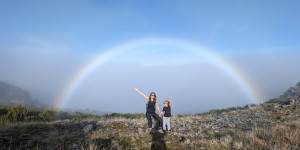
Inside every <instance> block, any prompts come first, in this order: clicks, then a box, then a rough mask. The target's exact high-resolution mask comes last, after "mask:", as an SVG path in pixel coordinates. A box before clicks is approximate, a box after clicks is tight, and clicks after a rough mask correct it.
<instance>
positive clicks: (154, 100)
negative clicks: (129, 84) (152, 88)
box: [149, 92, 156, 103]
mask: <svg viewBox="0 0 300 150" xmlns="http://www.w3.org/2000/svg"><path fill="white" fill-rule="evenodd" d="M152 94H154V99H153V102H154V103H156V94H155V93H154V92H151V93H150V96H149V101H151V95H152Z"/></svg>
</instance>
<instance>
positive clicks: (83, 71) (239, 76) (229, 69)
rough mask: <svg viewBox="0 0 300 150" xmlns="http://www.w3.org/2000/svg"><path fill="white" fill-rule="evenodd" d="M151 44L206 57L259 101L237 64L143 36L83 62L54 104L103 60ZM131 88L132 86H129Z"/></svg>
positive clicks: (176, 42) (62, 101) (179, 42)
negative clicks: (179, 49)
mask: <svg viewBox="0 0 300 150" xmlns="http://www.w3.org/2000/svg"><path fill="white" fill-rule="evenodd" d="M153 44H163V45H170V46H175V47H179V48H183V49H185V50H188V51H192V52H194V53H195V54H198V55H199V56H201V57H204V58H206V59H207V60H208V61H209V62H210V63H212V64H214V65H215V66H216V67H218V68H219V69H221V70H222V71H224V72H225V73H226V74H227V75H228V76H229V77H231V79H232V81H234V82H235V83H236V84H237V85H238V86H239V87H240V88H241V90H242V91H243V92H244V94H245V95H246V97H248V99H249V102H250V103H260V102H261V98H262V97H263V96H262V95H261V94H260V93H259V92H258V91H257V90H256V89H257V88H256V87H255V86H254V85H253V84H252V83H253V82H251V80H250V78H248V77H247V76H246V75H245V74H244V73H243V72H242V71H241V69H239V68H238V67H237V66H235V65H234V64H233V63H231V62H229V61H228V60H226V59H225V58H223V57H221V56H219V55H218V54H216V53H213V52H211V51H209V50H207V49H204V48H202V47H200V46H198V45H196V44H192V43H190V42H186V41H183V40H176V39H171V38H144V39H139V40H135V41H132V42H127V43H125V44H122V45H120V46H117V47H114V48H112V49H108V50H106V51H105V52H102V53H99V54H98V55H96V56H95V57H94V58H92V59H91V60H90V61H88V62H87V63H85V64H84V65H83V66H82V67H80V69H78V71H76V73H75V74H74V75H73V76H72V78H71V79H70V80H69V81H68V82H67V84H66V85H65V86H64V88H63V90H62V92H61V93H60V95H59V97H58V98H57V100H56V104H55V106H57V107H59V108H62V107H64V106H66V104H68V102H70V101H71V98H72V95H73V94H74V92H75V91H76V90H77V88H78V87H79V86H80V85H81V83H83V82H84V81H85V79H87V78H88V76H89V75H90V74H91V73H93V71H95V70H96V69H97V68H98V67H99V66H101V65H103V64H104V63H105V62H107V61H109V60H110V59H112V58H114V57H115V56H117V55H119V54H121V53H122V52H124V51H128V50H131V49H134V48H136V47H139V46H147V45H153ZM131 88H132V87H131Z"/></svg>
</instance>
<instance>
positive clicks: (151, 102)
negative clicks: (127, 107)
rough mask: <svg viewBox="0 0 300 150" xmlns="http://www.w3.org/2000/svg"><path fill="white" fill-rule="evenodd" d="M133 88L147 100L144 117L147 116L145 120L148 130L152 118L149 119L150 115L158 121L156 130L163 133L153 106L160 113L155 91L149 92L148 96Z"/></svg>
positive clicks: (159, 119)
mask: <svg viewBox="0 0 300 150" xmlns="http://www.w3.org/2000/svg"><path fill="white" fill-rule="evenodd" d="M134 90H135V91H137V92H139V93H140V94H141V95H143V96H144V97H145V98H146V100H147V108H146V117H147V120H148V127H149V131H151V130H152V119H151V117H153V118H154V119H155V120H156V121H158V122H159V128H158V132H160V133H164V132H163V130H162V129H161V127H162V119H161V118H160V117H159V116H158V115H157V114H156V113H155V106H156V108H157V110H158V112H159V114H160V109H159V106H158V104H157V100H156V95H155V93H154V92H151V93H150V96H149V97H148V96H146V95H145V94H144V93H142V92H141V91H139V90H138V89H137V88H134Z"/></svg>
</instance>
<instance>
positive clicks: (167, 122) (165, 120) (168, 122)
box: [163, 117, 171, 130]
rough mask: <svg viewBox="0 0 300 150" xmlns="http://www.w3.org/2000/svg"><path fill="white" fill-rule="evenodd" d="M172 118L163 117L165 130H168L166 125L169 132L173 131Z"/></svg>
mask: <svg viewBox="0 0 300 150" xmlns="http://www.w3.org/2000/svg"><path fill="white" fill-rule="evenodd" d="M170 118H171V117H163V130H166V125H167V126H168V130H171V126H170Z"/></svg>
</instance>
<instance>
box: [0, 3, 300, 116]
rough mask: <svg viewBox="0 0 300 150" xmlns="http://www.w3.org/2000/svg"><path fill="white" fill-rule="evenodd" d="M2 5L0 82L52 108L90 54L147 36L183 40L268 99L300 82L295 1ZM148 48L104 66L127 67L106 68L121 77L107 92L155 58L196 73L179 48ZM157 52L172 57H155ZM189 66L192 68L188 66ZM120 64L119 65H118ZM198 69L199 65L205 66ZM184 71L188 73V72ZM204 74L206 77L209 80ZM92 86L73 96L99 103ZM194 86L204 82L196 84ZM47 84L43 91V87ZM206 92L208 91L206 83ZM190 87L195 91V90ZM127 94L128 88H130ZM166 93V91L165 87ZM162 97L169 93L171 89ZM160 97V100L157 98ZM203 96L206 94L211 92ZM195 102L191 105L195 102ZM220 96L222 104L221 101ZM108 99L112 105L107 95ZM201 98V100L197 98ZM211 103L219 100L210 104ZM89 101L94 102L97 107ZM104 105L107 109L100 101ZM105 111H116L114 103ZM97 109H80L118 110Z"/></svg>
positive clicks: (240, 102)
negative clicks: (220, 59) (226, 63)
mask: <svg viewBox="0 0 300 150" xmlns="http://www.w3.org/2000/svg"><path fill="white" fill-rule="evenodd" d="M0 3H1V4H0V19H1V25H0V54H1V55H0V58H1V59H0V62H1V64H0V69H1V70H4V71H3V73H1V75H0V80H3V81H7V82H10V83H13V84H16V85H19V86H21V87H23V88H25V89H29V90H30V91H31V92H32V93H33V94H32V95H33V97H35V98H36V99H39V100H44V101H45V102H46V103H49V104H51V102H52V101H53V99H55V97H57V95H59V91H61V89H63V87H64V84H65V83H66V82H67V81H68V80H69V79H70V78H71V77H72V75H73V74H74V72H76V70H78V69H79V68H80V66H82V65H83V64H85V63H86V62H88V61H89V60H90V59H91V58H92V57H93V56H94V55H96V54H98V53H99V52H106V51H107V50H108V49H110V48H112V47H115V46H118V45H122V44H124V43H127V42H128V41H134V40H138V39H143V38H148V37H150V38H156V37H157V38H174V39H182V40H184V41H188V42H191V43H196V44H198V45H201V46H203V47H206V48H207V49H210V50H212V51H214V52H216V53H218V54H220V55H222V56H224V57H225V58H226V59H228V60H230V61H231V62H233V63H235V64H237V65H238V66H239V67H240V68H241V70H243V71H244V73H245V74H247V75H248V76H249V77H250V78H251V79H252V80H253V82H255V84H256V85H257V87H258V89H259V90H261V92H262V93H265V95H266V96H265V99H268V98H274V97H278V96H279V95H280V94H281V93H282V92H283V91H284V90H285V89H286V88H287V87H289V86H292V85H294V84H296V82H298V81H299V80H300V79H299V78H298V77H299V73H300V70H299V69H298V68H299V67H297V66H299V65H300V61H298V57H297V56H299V54H300V44H299V39H300V33H299V32H300V29H299V28H300V20H299V19H298V16H299V14H300V10H299V8H298V6H299V4H300V2H299V1H296V0H291V1H283V0H282V1H279V0H265V1H258V0H251V1H246V0H228V1H217V0H213V1H194V0H191V1H131V0H130V1H71V0H70V1H47V0H45V1H1V2H0ZM154 47H155V46H154ZM152 48H153V47H151V46H150V47H144V50H143V52H145V53H143V54H141V56H138V55H137V54H138V53H135V52H134V51H135V50H133V51H131V52H128V54H127V55H126V54H123V55H121V56H119V57H116V58H115V59H113V60H110V62H109V63H108V64H107V65H104V66H102V67H103V68H106V69H107V68H113V67H114V68H120V67H121V68H126V69H125V70H122V69H119V70H118V69H116V70H114V71H113V70H110V69H107V70H106V72H107V74H105V75H104V74H103V73H102V74H101V75H103V78H109V77H110V76H111V75H112V74H124V76H119V77H118V78H116V79H115V80H114V81H111V82H110V83H109V82H108V83H105V84H107V85H111V89H114V86H117V85H115V84H114V83H113V82H120V83H122V81H121V79H124V80H127V81H132V80H134V78H133V77H132V76H133V73H137V72H138V71H136V69H137V68H139V69H140V70H144V71H145V70H148V69H149V68H146V67H141V66H139V65H140V64H142V63H144V62H145V60H146V62H147V59H149V60H148V61H151V59H152V58H153V57H155V58H157V61H162V60H165V61H169V62H175V61H177V60H178V62H180V63H182V62H185V64H184V65H186V63H190V65H187V66H182V65H179V64H178V63H177V65H178V66H176V65H175V68H180V67H182V68H185V69H186V68H191V69H190V70H194V69H192V68H193V67H192V66H195V65H196V63H197V62H195V61H194V60H195V56H194V55H193V54H188V53H187V54H184V55H182V51H181V52H179V53H173V52H171V51H170V50H171V49H176V48H174V47H172V46H169V47H164V46H162V47H160V48H157V49H156V51H155V54H153V52H154V50H151V49H152ZM159 49H169V50H167V51H164V50H161V51H160V50H159ZM150 51H152V54H151V56H153V57H150V58H148V57H146V55H148V54H149V52H150ZM179 51H180V49H179ZM133 53H135V54H133ZM131 56H134V57H131ZM170 56H172V57H170ZM183 57H184V58H183ZM158 58H159V59H158ZM187 60H189V61H188V62H187ZM120 61H123V63H122V62H121V63H120ZM124 61H125V62H127V63H132V62H136V66H133V65H129V64H124ZM148 63H149V62H148ZM199 63H200V62H198V64H197V65H196V66H201V65H205V64H199ZM175 64H176V63H175ZM122 65H123V66H122ZM206 65H209V64H206ZM148 67H149V66H148ZM163 67H165V66H162V68H163ZM172 67H174V66H172ZM172 67H167V68H164V69H162V68H160V67H159V66H158V67H157V68H156V70H160V71H157V72H156V73H158V74H160V73H165V70H168V71H172V69H174V68H172ZM100 68H101V67H100ZM194 68H197V67H194ZM208 68H210V69H208V70H210V71H207V72H209V73H211V74H214V73H216V72H215V71H216V70H215V69H216V68H213V67H208ZM102 70H103V69H102ZM176 71H177V74H180V70H176ZM186 71H187V72H188V70H186ZM202 71H203V70H202ZM96 72H97V71H96ZM98 72H99V71H98ZM100 72H101V71H100ZM126 72H131V74H126ZM196 72H198V74H197V73H196ZM199 72H201V70H200V69H198V70H194V72H193V73H191V74H193V75H192V76H194V75H195V78H194V77H192V78H191V79H189V81H188V82H189V83H190V84H192V83H193V82H194V81H195V80H197V82H198V79H196V76H199ZM202 73H203V72H202ZM209 73H208V74H207V75H205V76H206V78H207V76H209ZM219 73H220V72H219ZM95 74H97V73H95ZM125 74H126V76H125ZM220 74H222V73H220ZM101 75H99V76H101ZM141 75H142V74H141ZM91 76H93V75H91ZM94 76H95V75H94ZM189 77H190V76H189ZM144 78H145V80H147V79H148V78H151V76H147V75H145V77H144ZM163 78H164V79H165V78H166V77H162V79H163ZM178 78H179V75H178ZM187 78H188V77H187V76H184V77H183V76H180V80H179V81H182V82H180V83H181V84H184V82H183V81H186V80H187ZM216 78H219V79H223V78H224V80H222V82H224V83H226V84H228V86H230V87H232V89H233V90H234V88H236V87H235V85H234V84H233V83H232V84H230V83H227V81H226V80H228V78H226V77H224V76H222V77H216ZM118 79H119V80H120V81H118ZM192 79H194V80H192ZM32 80H37V81H38V83H40V84H37V83H34V84H33V83H32ZM89 80H90V81H86V83H84V84H83V87H82V89H80V88H79V89H78V90H79V91H80V92H79V91H78V93H82V95H77V97H80V98H81V99H82V98H85V97H88V98H89V99H98V98H95V97H97V92H96V91H95V92H94V93H92V94H91V93H90V95H89V96H87V94H85V93H84V91H85V90H87V91H93V90H90V88H91V87H93V88H96V89H103V88H104V87H99V85H98V86H96V85H95V84H93V83H95V82H99V81H98V80H97V77H94V78H92V77H91V78H90V79H89ZM203 80H207V79H203ZM150 81H151V79H150ZM150 81H149V82H150ZM103 82H104V81H103ZM152 82H155V81H152ZM168 82H173V81H168ZM195 82H196V81H195ZM199 82H200V83H201V82H204V81H202V80H199ZM220 82H221V81H220ZM88 83H89V84H90V85H88ZM45 85H47V88H46V87H45ZM84 85H85V86H86V87H85V88H84ZM113 85H114V86H113ZM127 85H128V86H129V85H130V84H128V83H124V84H123V86H124V87H126V86H127ZM205 85H206V86H209V83H206V84H205ZM215 85H216V83H214V84H213V86H215ZM140 86H143V84H140ZM161 86H163V85H161ZM178 86H181V87H182V89H177V90H175V89H174V91H177V92H180V91H184V90H183V88H184V87H183V85H178ZM88 87H90V88H88ZM150 87H152V88H154V87H153V86H149V87H147V86H145V87H144V88H145V92H151V91H152V89H147V88H150ZM192 87H193V88H196V87H197V86H196V84H193V85H192ZM132 88H133V87H130V89H132ZM140 88H142V87H140ZM165 88H166V89H167V87H165ZM202 88H203V87H202ZM224 88H226V85H224ZM124 89H125V88H124ZM170 89H172V88H170ZM121 90H122V89H120V91H121ZM211 90H212V91H211V92H212V93H214V92H216V91H214V90H213V88H212V89H211ZM162 91H164V92H165V93H168V92H170V91H172V90H170V91H168V90H162ZM225 91H226V90H225ZM122 92H124V91H122ZM157 92H158V93H159V91H157ZM206 92H208V93H209V91H206ZM218 92H219V93H224V89H222V88H221V89H220V91H218ZM107 93H109V92H107ZM124 93H125V92H124ZM212 93H211V94H212ZM225 93H226V92H225ZM168 94H172V93H171V92H170V93H168ZM124 95H126V94H124ZM202 95H205V94H202ZM208 95H209V94H208ZM184 96H186V95H184ZM184 96H182V97H184ZM193 96H194V98H195V97H199V96H200V95H193ZM193 96H189V97H193ZM224 96H225V97H226V95H225V94H224V95H223V97H224ZM128 97H129V98H130V99H135V100H136V101H138V97H135V96H133V95H131V94H129V95H128ZM165 97H166V96H165ZM105 98H106V99H109V95H107V96H106V97H105ZM206 98H207V97H203V98H202V99H206ZM243 98H245V97H243V96H242V95H240V94H237V95H236V96H233V97H228V99H235V100H233V101H232V102H231V103H225V102H223V103H221V102H220V101H219V100H216V101H215V103H220V104H219V105H209V106H208V107H205V106H206V105H203V103H205V102H202V103H201V102H197V104H199V105H203V106H202V107H201V109H200V110H198V109H197V108H196V107H195V108H192V109H189V108H185V109H180V108H179V107H178V110H179V111H178V113H186V112H202V111H207V110H209V109H210V108H221V107H229V106H237V105H244V104H247V103H248V102H247V101H243V100H239V99H243ZM74 99H75V98H74ZM115 99H116V100H117V99H118V97H115ZM190 99H191V98H190ZM200 99H201V96H200ZM215 99H219V98H218V97H215ZM92 102H93V103H95V101H91V103H92ZM103 102H104V103H106V102H105V101H104V100H103ZM108 104H109V105H114V104H113V103H112V104H110V103H108ZM139 105H141V104H136V105H134V106H136V107H139ZM81 106H82V103H80V102H79V100H78V103H77V101H76V100H74V105H70V107H81ZM99 106H100V104H99V105H96V106H92V105H84V106H83V107H84V108H91V109H101V110H105V111H118V109H115V110H114V109H113V107H112V108H110V107H109V108H99ZM142 106H144V105H142ZM174 107H175V106H174ZM120 109H121V108H120ZM142 110H144V108H142V107H141V108H140V109H138V110H132V109H129V108H125V109H123V108H122V110H120V111H121V112H140V111H142ZM175 112H176V111H175Z"/></svg>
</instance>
